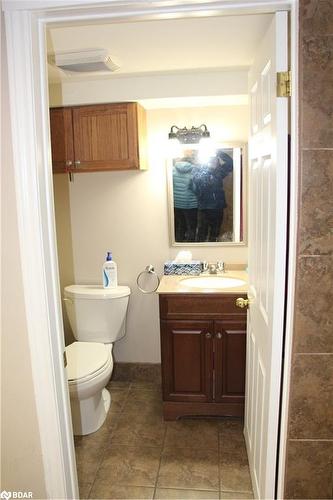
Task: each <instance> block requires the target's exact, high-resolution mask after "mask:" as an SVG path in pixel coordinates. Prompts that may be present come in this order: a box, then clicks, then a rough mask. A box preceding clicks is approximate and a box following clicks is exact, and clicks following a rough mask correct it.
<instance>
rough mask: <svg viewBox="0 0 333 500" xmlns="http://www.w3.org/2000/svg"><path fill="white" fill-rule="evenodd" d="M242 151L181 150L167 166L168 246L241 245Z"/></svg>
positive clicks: (230, 146) (238, 147) (234, 148)
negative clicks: (169, 242)
mask: <svg viewBox="0 0 333 500" xmlns="http://www.w3.org/2000/svg"><path fill="white" fill-rule="evenodd" d="M245 166H246V145H244V144H237V145H236V144H228V145H225V144H223V145H222V144H221V145H217V146H216V147H214V148H211V149H210V150H209V151H207V150H206V152H204V151H203V150H202V147H200V145H197V144H191V145H182V146H181V147H179V148H178V151H177V152H176V153H174V154H173V155H171V157H170V158H169V159H168V161H167V177H168V205H169V227H170V240H171V245H172V246H196V245H198V246H200V245H201V246H219V245H222V246H223V245H230V246H232V245H245V243H246V168H245Z"/></svg>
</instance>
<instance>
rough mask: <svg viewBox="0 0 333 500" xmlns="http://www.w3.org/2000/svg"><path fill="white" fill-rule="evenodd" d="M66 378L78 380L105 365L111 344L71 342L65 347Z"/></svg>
mask: <svg viewBox="0 0 333 500" xmlns="http://www.w3.org/2000/svg"><path fill="white" fill-rule="evenodd" d="M65 350H66V357H67V367H66V369H67V378H68V380H79V379H82V378H85V377H87V376H91V375H93V374H94V373H96V372H97V371H99V370H100V369H101V368H103V366H105V365H106V363H107V362H108V360H109V359H110V356H111V353H112V346H106V345H105V344H102V343H99V342H73V344H70V345H69V346H67V347H66V349H65Z"/></svg>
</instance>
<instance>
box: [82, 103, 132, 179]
mask: <svg viewBox="0 0 333 500" xmlns="http://www.w3.org/2000/svg"><path fill="white" fill-rule="evenodd" d="M73 128H74V150H75V161H76V162H77V161H79V162H80V164H79V165H78V166H77V169H80V170H85V169H87V170H104V169H105V170H110V169H115V170H123V169H131V168H139V164H138V163H139V159H138V138H137V113H136V104H135V103H126V104H108V105H98V106H82V107H77V108H73Z"/></svg>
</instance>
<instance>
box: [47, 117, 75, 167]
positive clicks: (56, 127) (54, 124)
mask: <svg viewBox="0 0 333 500" xmlns="http://www.w3.org/2000/svg"><path fill="white" fill-rule="evenodd" d="M50 129H51V149H52V167H53V173H55V174H56V173H64V172H67V171H68V170H69V169H70V168H71V166H72V165H74V144H73V123H72V109H71V108H52V109H50Z"/></svg>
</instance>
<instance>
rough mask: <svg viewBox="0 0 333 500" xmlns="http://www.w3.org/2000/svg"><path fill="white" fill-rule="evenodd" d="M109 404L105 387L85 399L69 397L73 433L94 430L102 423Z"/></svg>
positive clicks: (77, 433)
mask: <svg viewBox="0 0 333 500" xmlns="http://www.w3.org/2000/svg"><path fill="white" fill-rule="evenodd" d="M110 405H111V395H110V393H109V391H108V390H107V389H103V390H102V391H99V392H98V393H97V394H95V395H94V396H92V397H90V398H87V399H76V398H71V410H72V423H73V433H74V435H75V436H85V435H86V434H92V433H93V432H96V431H97V430H98V429H99V428H100V427H101V426H102V425H103V423H104V421H105V419H106V416H107V414H108V411H109V409H110Z"/></svg>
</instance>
